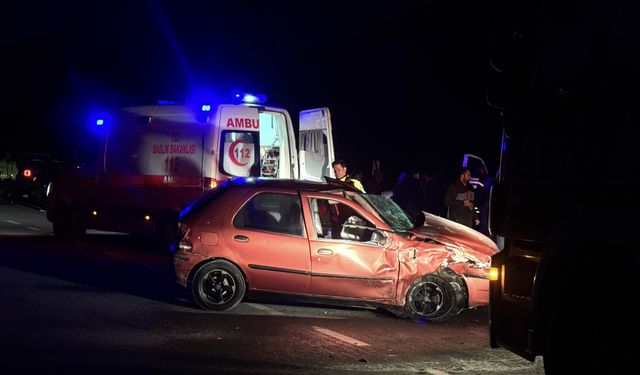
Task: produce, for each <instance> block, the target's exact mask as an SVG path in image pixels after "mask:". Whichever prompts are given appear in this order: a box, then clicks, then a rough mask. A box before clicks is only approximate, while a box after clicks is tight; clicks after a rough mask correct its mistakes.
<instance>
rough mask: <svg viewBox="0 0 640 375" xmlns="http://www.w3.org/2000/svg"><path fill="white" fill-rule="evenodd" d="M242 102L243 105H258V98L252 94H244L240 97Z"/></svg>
mask: <svg viewBox="0 0 640 375" xmlns="http://www.w3.org/2000/svg"><path fill="white" fill-rule="evenodd" d="M242 101H243V102H245V103H260V100H259V99H258V97H257V96H255V95H253V94H244V95H243V96H242Z"/></svg>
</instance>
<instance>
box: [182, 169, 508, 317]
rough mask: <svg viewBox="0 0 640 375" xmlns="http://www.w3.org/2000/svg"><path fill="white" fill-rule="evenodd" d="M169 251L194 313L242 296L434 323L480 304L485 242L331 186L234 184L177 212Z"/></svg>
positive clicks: (489, 250) (491, 248)
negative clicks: (377, 310)
mask: <svg viewBox="0 0 640 375" xmlns="http://www.w3.org/2000/svg"><path fill="white" fill-rule="evenodd" d="M180 231H181V234H180V236H179V242H177V243H175V244H174V245H173V247H172V248H173V251H174V255H173V261H174V269H175V274H176V278H177V282H178V283H179V284H180V285H182V286H184V287H188V288H190V289H191V290H192V293H193V297H194V299H195V301H196V302H197V303H198V304H199V305H200V306H201V307H203V308H204V309H208V310H228V309H231V308H233V307H234V306H236V305H237V304H238V303H239V302H240V301H241V300H242V299H243V297H244V296H245V293H247V292H253V291H255V292H275V293H282V294H293V295H299V296H305V297H318V298H322V299H323V300H324V301H326V299H327V298H329V299H339V300H348V301H358V302H360V303H362V302H364V303H366V304H368V305H371V306H375V307H384V308H386V309H388V310H390V311H392V312H394V313H396V314H398V315H401V316H405V317H410V318H415V319H421V318H426V319H429V320H444V319H446V318H447V317H449V316H451V315H453V314H457V313H459V312H460V311H461V310H463V309H465V308H472V307H476V306H480V305H485V304H487V303H488V300H489V296H488V292H489V280H488V272H489V266H490V262H491V255H493V254H494V253H496V252H497V251H498V249H497V247H496V245H495V243H494V242H493V241H491V240H490V239H489V238H487V237H485V236H484V235H482V234H481V233H479V232H476V231H474V230H473V229H470V228H467V227H465V226H462V225H460V224H457V223H454V222H452V221H449V220H447V219H443V218H440V217H438V216H435V215H430V214H428V213H425V214H424V216H423V217H422V220H420V222H418V223H416V222H414V221H413V220H412V219H411V218H409V217H408V216H407V214H406V213H405V212H404V211H403V210H402V209H401V208H400V207H399V206H398V205H396V204H395V203H394V202H393V201H392V200H390V199H389V198H387V197H384V196H381V195H373V194H362V193H360V192H359V191H358V190H356V189H354V188H352V187H350V186H346V185H344V184H339V183H335V182H333V183H316V182H308V181H296V180H275V179H251V178H246V179H245V178H236V179H231V180H227V181H225V182H224V183H222V184H221V185H219V186H218V187H217V188H215V189H213V190H211V191H209V192H208V193H206V194H205V195H203V196H202V197H201V198H199V199H198V200H196V201H194V202H193V203H192V204H190V205H189V206H188V207H186V208H185V209H184V210H183V211H182V213H181V215H180Z"/></svg>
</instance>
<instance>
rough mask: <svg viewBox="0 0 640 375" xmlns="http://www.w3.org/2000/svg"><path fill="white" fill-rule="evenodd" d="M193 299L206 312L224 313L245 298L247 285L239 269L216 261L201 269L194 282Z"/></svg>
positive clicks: (224, 262)
mask: <svg viewBox="0 0 640 375" xmlns="http://www.w3.org/2000/svg"><path fill="white" fill-rule="evenodd" d="M192 288H193V297H194V299H195V301H196V302H197V303H198V305H200V306H201V307H202V308H204V309H206V310H215V311H224V310H230V309H232V308H233V307H235V306H236V305H237V304H238V303H240V301H241V300H242V298H243V297H244V293H245V289H246V283H245V280H244V276H243V275H242V272H240V270H239V269H238V267H236V266H234V265H233V264H231V263H229V262H227V261H224V260H214V261H212V262H210V263H207V264H205V265H204V266H202V267H200V269H199V270H198V271H197V272H196V273H195V275H194V277H193V281H192Z"/></svg>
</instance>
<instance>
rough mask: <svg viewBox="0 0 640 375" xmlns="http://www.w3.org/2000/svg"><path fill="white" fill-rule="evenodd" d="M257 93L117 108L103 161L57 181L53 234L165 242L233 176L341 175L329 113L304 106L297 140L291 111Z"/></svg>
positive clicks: (100, 148)
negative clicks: (215, 101) (184, 212)
mask: <svg viewBox="0 0 640 375" xmlns="http://www.w3.org/2000/svg"><path fill="white" fill-rule="evenodd" d="M256 98H257V97H256V96H253V95H245V96H244V100H243V101H242V102H239V103H235V104H219V105H210V104H200V105H178V104H159V105H151V106H140V107H130V108H119V109H115V110H112V111H109V112H107V113H104V114H103V115H102V116H100V117H99V118H97V119H95V121H94V123H93V124H92V127H93V133H94V134H95V135H96V142H95V149H94V150H93V151H94V152H95V157H93V158H91V159H92V160H91V161H90V162H89V163H87V164H84V165H78V166H77V167H76V168H75V169H74V171H73V172H72V173H65V174H63V175H61V176H60V177H59V178H58V179H57V180H56V181H55V182H54V183H53V184H52V185H51V186H50V189H49V192H48V197H47V219H48V220H49V221H51V222H52V223H53V230H54V233H55V234H56V235H57V236H60V237H65V238H70V237H77V236H80V235H83V234H84V233H85V232H86V230H87V229H97V230H103V231H115V232H124V233H131V234H151V235H156V236H157V238H158V239H159V240H160V242H161V243H162V244H163V245H166V244H169V243H170V242H171V241H172V240H173V238H174V235H175V232H176V223H177V220H178V213H179V212H180V210H181V209H182V208H183V207H185V206H186V205H187V204H188V203H189V202H191V201H193V200H194V199H195V198H198V197H199V196H200V195H202V194H203V193H204V192H205V191H207V190H209V189H212V188H215V187H216V186H217V185H218V184H219V183H220V182H222V181H224V180H226V179H228V178H230V177H235V176H240V177H246V178H255V177H264V178H284V179H303V180H311V181H323V176H330V177H333V176H334V175H333V169H332V168H331V161H332V160H333V159H334V150H333V139H332V134H331V117H330V113H329V109H328V108H317V109H311V110H305V111H302V112H301V113H300V116H299V123H298V138H297V140H296V136H295V133H294V127H293V123H292V120H291V117H290V115H289V113H288V112H287V111H286V110H284V109H282V108H275V107H268V106H265V105H263V104H262V103H261V102H260V101H258V100H257V99H256ZM296 144H297V145H298V147H297V145H296ZM92 148H94V147H92Z"/></svg>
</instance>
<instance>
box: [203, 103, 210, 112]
mask: <svg viewBox="0 0 640 375" xmlns="http://www.w3.org/2000/svg"><path fill="white" fill-rule="evenodd" d="M209 111H211V105H209V104H203V105H202V112H209Z"/></svg>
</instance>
